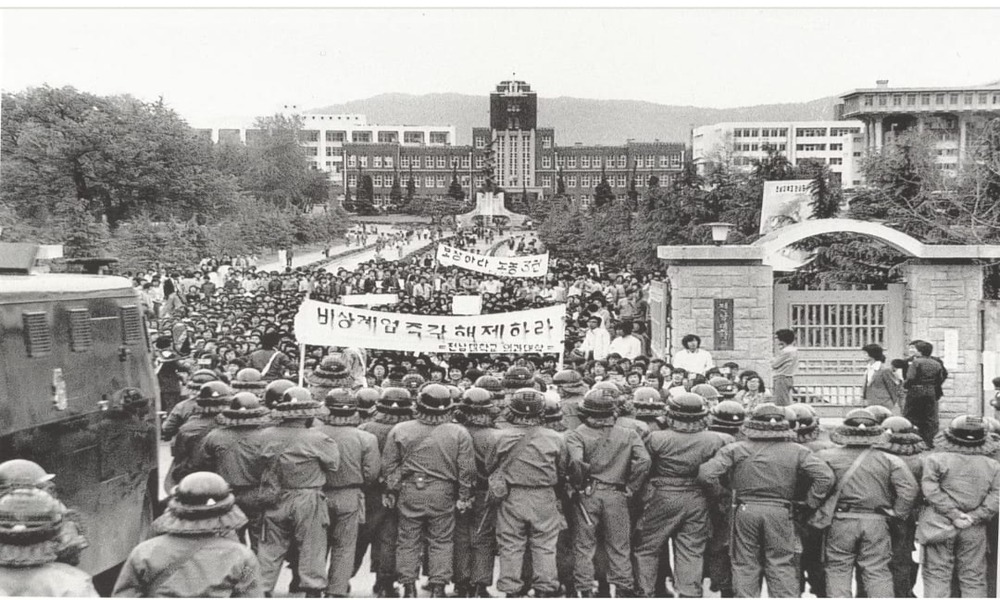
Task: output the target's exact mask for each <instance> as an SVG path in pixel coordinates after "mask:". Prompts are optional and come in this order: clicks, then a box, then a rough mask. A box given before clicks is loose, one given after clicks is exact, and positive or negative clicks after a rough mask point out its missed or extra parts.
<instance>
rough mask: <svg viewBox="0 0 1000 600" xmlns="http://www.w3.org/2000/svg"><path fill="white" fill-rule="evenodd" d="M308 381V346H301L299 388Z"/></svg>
mask: <svg viewBox="0 0 1000 600" xmlns="http://www.w3.org/2000/svg"><path fill="white" fill-rule="evenodd" d="M305 380H306V345H305V344H299V387H302V384H303V383H305Z"/></svg>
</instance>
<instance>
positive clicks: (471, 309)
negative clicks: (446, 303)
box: [451, 295, 483, 315]
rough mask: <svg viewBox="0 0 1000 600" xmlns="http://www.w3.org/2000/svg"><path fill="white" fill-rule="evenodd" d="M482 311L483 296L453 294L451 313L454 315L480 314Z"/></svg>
mask: <svg viewBox="0 0 1000 600" xmlns="http://www.w3.org/2000/svg"><path fill="white" fill-rule="evenodd" d="M482 312H483V297H482V296H478V295H476V296H452V298H451V313H452V314H453V315H478V314H481V313H482Z"/></svg>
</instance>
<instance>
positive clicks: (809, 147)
mask: <svg viewBox="0 0 1000 600" xmlns="http://www.w3.org/2000/svg"><path fill="white" fill-rule="evenodd" d="M795 149H796V150H797V151H799V152H822V151H825V150H826V144H796V145H795Z"/></svg>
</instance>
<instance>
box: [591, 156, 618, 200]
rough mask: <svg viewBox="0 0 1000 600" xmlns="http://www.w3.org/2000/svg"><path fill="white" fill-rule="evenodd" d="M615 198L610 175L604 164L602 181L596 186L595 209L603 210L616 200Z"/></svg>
mask: <svg viewBox="0 0 1000 600" xmlns="http://www.w3.org/2000/svg"><path fill="white" fill-rule="evenodd" d="M614 200H615V193H614V192H613V191H612V190H611V184H610V183H608V175H607V173H606V172H605V170H604V167H603V166H602V167H601V182H600V183H598V184H597V187H595V188H594V209H595V210H602V209H603V208H604V207H606V206H608V205H609V204H611V203H612V202H614Z"/></svg>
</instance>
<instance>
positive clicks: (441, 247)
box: [437, 244, 549, 277]
mask: <svg viewBox="0 0 1000 600" xmlns="http://www.w3.org/2000/svg"><path fill="white" fill-rule="evenodd" d="M437 259H438V262H439V263H441V265H442V266H445V267H461V268H463V269H468V270H470V271H476V272H477V273H486V274H487V275H496V276H498V277H501V276H502V277H544V276H545V274H546V273H548V272H549V255H548V253H546V254H532V255H531V256H488V255H485V254H473V253H471V252H466V251H465V250H459V249H458V248H455V247H454V246H449V245H447V244H438V249H437Z"/></svg>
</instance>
